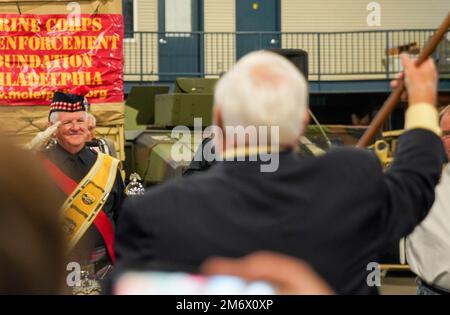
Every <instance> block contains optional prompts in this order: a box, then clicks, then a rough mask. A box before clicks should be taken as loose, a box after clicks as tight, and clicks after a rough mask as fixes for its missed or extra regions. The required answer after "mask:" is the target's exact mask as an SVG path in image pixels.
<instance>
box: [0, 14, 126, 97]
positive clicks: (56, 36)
mask: <svg viewBox="0 0 450 315" xmlns="http://www.w3.org/2000/svg"><path fill="white" fill-rule="evenodd" d="M123 29H124V27H123V17H122V15H120V14H96V15H87V14H82V15H79V16H67V15H63V14H52V15H31V14H22V15H17V14H0V105H48V103H49V101H50V100H51V99H52V97H53V93H54V92H55V91H57V90H71V89H72V88H74V87H77V86H84V85H86V86H89V88H90V89H91V91H90V93H89V94H88V95H87V97H88V99H89V101H90V102H91V103H109V102H122V101H123V47H122V45H123V44H122V43H123Z"/></svg>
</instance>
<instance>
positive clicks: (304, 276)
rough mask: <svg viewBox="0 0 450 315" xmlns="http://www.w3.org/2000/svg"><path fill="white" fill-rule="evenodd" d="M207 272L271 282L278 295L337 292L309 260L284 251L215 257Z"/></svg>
mask: <svg viewBox="0 0 450 315" xmlns="http://www.w3.org/2000/svg"><path fill="white" fill-rule="evenodd" d="M201 271H202V272H203V273H205V274H207V275H217V274H221V275H232V276H237V277H241V278H243V279H246V280H248V281H259V280H262V281H268V282H270V283H271V284H272V285H274V286H275V288H276V290H277V293H278V294H321V295H325V294H334V292H333V290H332V289H331V288H330V287H329V286H328V285H327V284H326V283H325V281H323V280H322V279H321V277H320V276H319V275H318V274H317V273H316V272H315V271H314V270H313V269H312V268H311V267H310V266H309V265H308V264H306V263H305V262H303V261H301V260H299V259H296V258H293V257H290V256H286V255H282V254H277V253H271V252H256V253H254V254H250V255H248V256H246V257H244V258H240V259H231V258H211V259H208V260H207V261H206V262H205V263H203V264H202V266H201Z"/></svg>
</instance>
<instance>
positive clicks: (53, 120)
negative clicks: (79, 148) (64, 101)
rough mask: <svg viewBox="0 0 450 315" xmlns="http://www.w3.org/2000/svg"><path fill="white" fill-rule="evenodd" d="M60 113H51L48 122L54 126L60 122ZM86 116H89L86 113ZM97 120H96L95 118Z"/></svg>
mask: <svg viewBox="0 0 450 315" xmlns="http://www.w3.org/2000/svg"><path fill="white" fill-rule="evenodd" d="M58 113H59V112H51V113H50V116H49V117H48V121H49V122H50V123H51V124H52V125H53V124H56V123H57V122H58V121H59V115H58ZM85 114H87V113H86V112H85ZM86 119H87V116H86ZM94 119H95V118H94ZM94 124H95V120H94Z"/></svg>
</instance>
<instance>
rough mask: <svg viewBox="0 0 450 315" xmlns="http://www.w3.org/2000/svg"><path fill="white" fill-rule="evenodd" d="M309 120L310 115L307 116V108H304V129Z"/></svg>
mask: <svg viewBox="0 0 450 315" xmlns="http://www.w3.org/2000/svg"><path fill="white" fill-rule="evenodd" d="M310 121H311V117H310V116H309V110H308V109H305V115H303V125H304V127H305V129H306V127H308V125H309V122H310Z"/></svg>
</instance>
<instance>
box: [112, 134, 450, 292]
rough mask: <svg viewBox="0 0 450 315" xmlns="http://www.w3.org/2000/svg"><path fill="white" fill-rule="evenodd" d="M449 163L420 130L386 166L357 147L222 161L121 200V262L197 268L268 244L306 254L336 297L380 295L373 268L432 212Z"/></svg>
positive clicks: (438, 143) (437, 141)
mask: <svg viewBox="0 0 450 315" xmlns="http://www.w3.org/2000/svg"><path fill="white" fill-rule="evenodd" d="M445 161H446V156H445V152H444V149H443V144H442V141H441V139H440V138H439V137H438V136H437V135H435V134H434V133H432V132H430V131H427V130H422V129H414V130H411V131H408V132H406V133H405V134H404V135H402V136H401V137H400V139H399V143H398V147H397V154H396V158H395V162H394V163H393V164H392V166H391V167H390V169H389V170H387V171H386V172H383V170H382V168H381V165H380V163H379V161H378V159H377V157H376V156H375V155H374V154H373V153H371V152H368V151H366V150H362V149H353V148H347V149H346V148H341V149H335V150H333V151H331V152H329V153H328V154H325V155H323V156H321V157H317V158H315V157H311V158H300V157H298V156H297V155H295V154H294V153H293V152H283V153H280V163H279V169H278V171H276V172H273V173H261V172H260V167H259V166H260V163H261V162H231V161H229V162H217V163H216V164H215V165H214V166H212V167H211V168H210V169H209V170H208V171H206V172H203V173H200V174H195V175H193V176H190V177H185V178H182V179H180V180H176V181H172V182H168V183H166V184H163V185H161V186H158V187H156V188H154V189H152V190H150V191H148V193H147V194H146V195H145V196H142V197H141V198H135V199H130V200H127V202H125V204H124V207H123V209H122V213H121V218H120V220H119V225H118V230H117V243H116V251H117V255H118V262H119V264H121V263H129V262H131V261H133V262H135V261H141V262H144V261H152V260H154V261H170V262H174V263H182V264H194V265H198V264H200V263H201V262H202V261H204V260H205V259H206V258H208V257H211V256H228V257H240V256H243V255H246V254H249V253H252V252H254V251H257V250H272V251H277V252H281V253H285V254H289V255H292V256H295V257H298V258H301V259H303V260H305V261H306V262H308V263H309V264H311V265H312V267H313V268H314V269H315V270H316V271H317V272H318V273H319V274H321V275H322V276H323V277H324V279H325V280H326V281H327V282H328V283H329V284H330V285H331V286H332V287H333V288H334V289H335V290H336V291H337V292H338V293H341V294H342V293H343V294H348V293H352V294H369V293H377V290H376V288H375V287H371V286H369V285H368V284H367V281H366V280H367V278H368V277H369V279H370V280H372V281H369V282H370V283H373V277H372V278H371V276H370V272H372V271H373V269H372V268H369V270H367V269H368V264H369V263H371V262H378V261H379V256H380V252H381V251H382V250H383V248H384V247H385V246H387V244H391V242H392V241H395V240H398V239H400V238H401V237H403V236H405V235H407V234H409V233H410V232H411V231H412V230H413V229H414V227H415V226H416V225H417V224H418V223H419V222H420V221H421V220H422V219H423V218H424V217H425V216H426V214H427V212H428V210H429V209H430V207H431V205H432V203H433V200H434V186H435V185H436V184H437V183H438V181H439V178H440V173H441V169H442V166H443V163H444V162H445Z"/></svg>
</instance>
